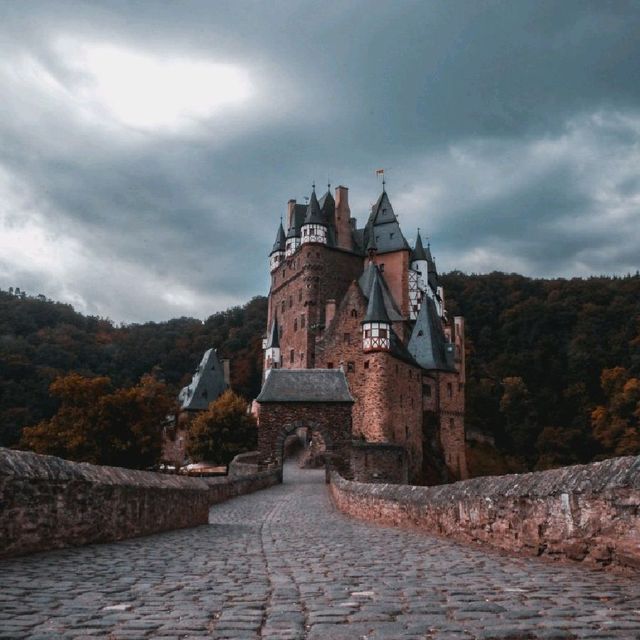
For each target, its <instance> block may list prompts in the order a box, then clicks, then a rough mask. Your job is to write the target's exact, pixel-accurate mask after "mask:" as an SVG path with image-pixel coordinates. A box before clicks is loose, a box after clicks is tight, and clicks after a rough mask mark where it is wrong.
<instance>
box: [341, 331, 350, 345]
mask: <svg viewBox="0 0 640 640" xmlns="http://www.w3.org/2000/svg"><path fill="white" fill-rule="evenodd" d="M343 342H344V343H345V344H351V334H350V333H345V334H344V339H343Z"/></svg>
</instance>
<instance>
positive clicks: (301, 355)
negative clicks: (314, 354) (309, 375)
mask: <svg viewBox="0 0 640 640" xmlns="http://www.w3.org/2000/svg"><path fill="white" fill-rule="evenodd" d="M303 360H304V353H301V354H300V362H302V361H303Z"/></svg>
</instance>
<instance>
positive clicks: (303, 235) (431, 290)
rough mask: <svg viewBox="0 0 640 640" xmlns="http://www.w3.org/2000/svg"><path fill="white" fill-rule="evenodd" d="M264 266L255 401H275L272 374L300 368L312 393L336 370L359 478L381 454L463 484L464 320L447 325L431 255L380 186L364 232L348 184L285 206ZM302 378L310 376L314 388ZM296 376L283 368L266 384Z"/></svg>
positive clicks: (416, 471)
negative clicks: (266, 284) (261, 380)
mask: <svg viewBox="0 0 640 640" xmlns="http://www.w3.org/2000/svg"><path fill="white" fill-rule="evenodd" d="M269 268H270V274H271V288H270V291H269V311H268V326H267V337H266V340H265V342H264V345H263V346H264V358H265V360H264V371H265V384H264V386H263V392H262V393H261V395H260V396H259V397H258V402H260V401H261V399H262V400H263V401H265V402H266V401H267V400H274V399H277V398H276V397H275V396H273V398H270V397H269V393H271V394H272V392H268V391H267V390H266V388H267V386H268V385H269V377H270V375H271V374H272V373H275V372H276V371H278V370H282V369H287V370H302V371H308V374H309V375H306V376H304V378H301V379H304V380H306V381H308V385H312V386H313V385H316V386H318V385H324V384H334V383H335V376H333V377H331V375H330V374H331V373H332V372H331V371H330V370H338V371H341V372H343V373H341V374H340V375H343V376H344V378H345V379H346V384H347V385H348V391H344V390H343V391H341V393H342V396H344V395H345V393H346V394H347V395H348V394H349V393H350V394H351V396H350V397H351V402H350V404H349V405H348V408H347V411H348V412H349V411H350V420H349V418H348V417H347V419H348V420H349V422H350V434H349V435H350V438H351V441H352V443H353V445H354V446H355V445H358V447H356V448H357V449H358V450H359V451H363V450H364V452H365V453H364V454H363V455H364V461H361V462H362V464H361V469H362V473H361V474H360V475H367V474H366V473H365V470H366V468H367V467H368V466H369V460H370V458H369V457H368V456H369V453H368V451H372V452H374V453H375V451H382V450H383V449H384V450H393V451H395V452H400V453H402V454H403V455H401V456H399V457H397V460H398V464H404V465H405V469H406V474H405V478H406V479H408V480H409V481H412V482H416V481H421V480H424V479H425V478H428V477H430V476H431V477H433V476H434V468H433V467H434V466H439V468H440V476H441V477H442V475H443V473H444V475H446V476H447V477H448V478H450V479H452V478H455V479H457V478H465V477H467V464H466V456H465V432H464V383H465V352H464V319H463V318H462V317H455V318H454V319H453V321H452V320H451V319H450V318H449V317H448V316H447V312H446V309H445V300H444V291H443V289H442V287H441V286H440V285H439V282H438V272H437V269H436V264H435V261H434V259H433V257H432V255H431V251H430V246H429V244H427V246H426V247H425V246H424V244H423V242H422V239H421V237H420V233H419V232H418V235H417V238H416V241H415V245H414V246H413V247H411V246H410V245H409V244H408V242H407V240H406V239H405V236H404V235H403V233H402V230H401V228H400V225H399V223H398V218H397V217H396V214H395V212H394V210H393V207H392V205H391V201H390V199H389V196H388V194H387V192H386V190H385V189H384V183H383V191H382V193H381V194H380V197H379V198H378V200H377V202H376V203H375V204H374V205H373V207H372V209H371V213H370V215H369V217H368V220H367V221H366V224H365V225H364V227H362V228H358V225H357V221H356V219H355V218H353V217H351V211H350V208H349V190H348V189H347V187H343V186H339V187H337V188H336V190H335V199H334V197H333V196H332V195H331V192H330V190H328V191H327V192H326V193H325V194H324V195H323V196H322V197H321V198H320V199H318V198H317V196H316V192H315V185H314V187H313V190H312V192H311V196H310V198H309V202H308V204H304V205H303V204H298V203H297V202H296V201H295V200H290V201H289V203H288V206H287V216H286V233H285V228H284V227H283V225H282V221H281V223H280V226H279V227H278V230H277V233H276V239H275V243H274V245H273V249H272V250H271V253H270V255H269ZM309 370H318V371H317V372H316V374H317V375H316V378H315V380H316V381H315V382H314V381H313V375H311V371H309ZM338 371H335V373H336V374H337V373H338ZM283 373H284V372H283ZM314 375H315V374H314ZM279 376H280V374H277V375H276V376H274V378H278V377H279ZM292 376H293V377H292ZM295 379H296V378H295V374H294V373H293V371H291V373H290V374H288V378H286V379H285V378H284V377H283V378H282V380H281V381H280V382H278V383H277V384H276V382H273V383H272V384H271V387H273V388H274V389H275V388H276V386H277V385H279V387H281V388H284V385H289V386H291V385H292V384H295V383H294V382H292V381H294V380H295ZM307 393H309V392H307ZM272 395H273V394H272ZM292 399H293V400H296V398H295V397H292V398H289V400H290V401H291V400H292ZM297 400H299V401H300V403H301V404H299V405H295V403H294V402H292V401H291V402H289V404H290V406H291V407H292V411H293V412H294V413H295V411H296V410H298V411H302V405H303V404H304V403H303V402H302V401H303V400H305V397H302V396H301V397H300V398H297ZM325 400H327V401H330V400H331V397H329V396H327V397H326V398H325ZM338 400H339V399H338ZM338 400H336V401H338ZM344 401H345V398H344V397H342V404H345V403H344ZM265 406H266V405H265ZM296 406H299V407H300V408H299V409H296ZM326 410H327V411H328V410H329V404H327V407H326ZM258 414H259V411H258ZM336 419H337V418H336ZM260 428H261V419H260V415H258V429H259V432H260ZM376 447H377V449H376ZM385 447H386V449H385ZM352 455H355V454H352ZM372 459H373V460H374V462H373V464H374V466H375V464H376V462H375V460H376V458H375V456H374V458H372ZM377 459H378V460H380V459H381V458H380V457H379V456H378V458H377ZM394 459H396V458H394ZM402 461H404V462H402ZM355 475H356V476H358V475H359V474H358V473H356V474H355ZM370 475H371V474H369V476H370ZM406 479H405V481H406Z"/></svg>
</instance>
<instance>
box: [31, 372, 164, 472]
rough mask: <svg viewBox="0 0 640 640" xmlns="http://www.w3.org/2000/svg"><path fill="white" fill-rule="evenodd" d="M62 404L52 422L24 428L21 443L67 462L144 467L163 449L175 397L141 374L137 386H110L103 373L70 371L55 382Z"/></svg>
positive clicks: (53, 391) (45, 421)
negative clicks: (90, 375) (90, 374)
mask: <svg viewBox="0 0 640 640" xmlns="http://www.w3.org/2000/svg"><path fill="white" fill-rule="evenodd" d="M50 392H51V394H52V395H53V396H54V397H56V398H57V399H58V400H59V402H60V406H59V409H58V411H57V413H56V414H55V415H54V416H53V417H52V418H51V419H50V420H42V421H41V422H39V423H38V424H37V425H35V426H33V427H26V428H25V429H24V430H23V434H22V440H21V442H20V447H21V448H23V449H30V450H32V451H35V452H36V453H43V454H49V455H56V456H60V457H62V458H67V459H69V460H76V461H82V462H91V463H94V464H109V465H115V466H122V467H130V468H146V467H149V466H151V465H153V464H155V463H156V462H157V460H158V458H159V457H160V451H161V447H162V426H163V422H164V420H165V418H166V416H167V414H168V413H169V412H170V411H171V410H172V408H173V405H174V398H173V396H172V395H171V394H169V393H168V391H167V388H166V385H165V384H164V383H162V382H158V381H157V380H155V379H154V378H153V377H151V376H143V377H142V379H141V380H140V382H139V383H138V384H137V385H136V386H135V387H130V388H125V389H117V390H115V391H113V390H112V387H111V380H110V379H109V378H108V377H106V376H99V377H95V378H87V377H83V376H81V375H79V374H77V373H72V374H69V375H67V376H63V377H60V378H57V379H56V380H54V382H52V383H51V386H50Z"/></svg>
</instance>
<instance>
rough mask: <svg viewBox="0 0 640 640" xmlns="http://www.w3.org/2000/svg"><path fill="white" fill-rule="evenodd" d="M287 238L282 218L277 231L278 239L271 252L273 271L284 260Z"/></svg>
mask: <svg viewBox="0 0 640 640" xmlns="http://www.w3.org/2000/svg"><path fill="white" fill-rule="evenodd" d="M286 242H287V239H286V238H285V235H284V229H283V228H282V219H281V220H280V226H279V227H278V231H277V233H276V241H275V242H274V243H273V249H271V253H270V254H269V264H270V267H271V271H273V270H274V269H275V268H277V267H278V265H279V264H280V263H281V262H282V261H283V260H284V254H285V249H286Z"/></svg>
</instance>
